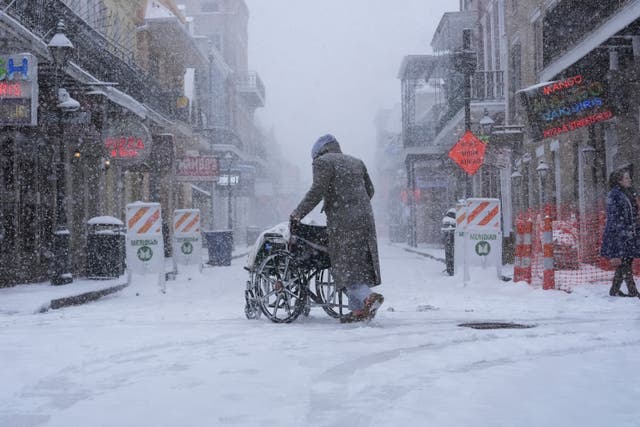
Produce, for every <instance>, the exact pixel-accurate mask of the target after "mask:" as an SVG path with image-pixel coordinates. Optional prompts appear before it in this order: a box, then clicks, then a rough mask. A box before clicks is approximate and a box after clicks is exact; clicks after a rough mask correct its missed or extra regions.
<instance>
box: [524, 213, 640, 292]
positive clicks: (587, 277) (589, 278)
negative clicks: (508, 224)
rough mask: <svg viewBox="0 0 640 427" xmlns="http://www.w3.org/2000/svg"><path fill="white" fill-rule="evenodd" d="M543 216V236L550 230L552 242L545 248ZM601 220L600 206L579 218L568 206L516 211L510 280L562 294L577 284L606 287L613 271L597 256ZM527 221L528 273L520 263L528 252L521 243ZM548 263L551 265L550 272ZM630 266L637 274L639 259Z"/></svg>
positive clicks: (638, 272) (606, 262)
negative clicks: (514, 262) (529, 241)
mask: <svg viewBox="0 0 640 427" xmlns="http://www.w3.org/2000/svg"><path fill="white" fill-rule="evenodd" d="M545 217H548V219H547V223H546V227H547V230H546V231H547V234H546V235H547V238H548V237H549V231H550V234H551V240H552V242H551V244H547V245H546V248H545V245H544V236H545ZM605 219H606V217H605V213H604V207H600V208H597V209H594V210H593V211H592V212H589V213H587V214H586V215H584V216H583V217H582V218H581V217H580V215H579V213H578V211H577V209H574V208H571V207H563V208H562V209H560V210H556V209H554V208H553V207H550V206H547V207H545V208H544V209H538V210H535V209H530V210H527V211H523V212H519V213H518V215H517V219H516V233H517V236H516V254H515V255H516V265H514V280H515V281H519V280H524V281H527V282H528V283H531V284H532V285H535V286H542V287H543V288H545V289H560V290H565V291H570V290H571V289H572V288H573V287H575V286H578V285H610V284H611V280H612V278H613V273H614V270H615V269H614V268H613V267H612V266H611V264H610V263H609V260H608V259H606V258H603V257H601V256H600V245H601V243H602V233H603V231H604V225H605ZM528 221H531V224H532V226H531V247H530V251H531V258H530V266H531V268H530V272H528V271H527V270H526V267H528V266H527V264H528V262H526V261H523V260H522V257H523V256H524V255H525V254H527V252H528V249H527V248H526V245H524V243H523V242H524V241H525V238H526V236H527V233H526V232H527V231H528V229H527V227H526V226H525V224H527V222H528ZM549 225H550V227H549ZM549 228H550V230H549ZM545 257H546V258H547V261H546V266H547V268H546V269H545ZM551 260H552V261H553V262H551ZM551 264H552V265H553V266H552V267H551V269H550V268H549V267H550V265H551ZM633 266H634V274H635V275H640V260H636V261H635V262H634V265H633ZM529 275H530V276H529ZM529 277H530V279H529ZM527 279H529V280H527ZM623 287H624V285H623Z"/></svg>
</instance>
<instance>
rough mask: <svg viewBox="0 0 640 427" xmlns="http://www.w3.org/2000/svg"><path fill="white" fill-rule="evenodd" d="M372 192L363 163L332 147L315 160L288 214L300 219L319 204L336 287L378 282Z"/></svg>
mask: <svg viewBox="0 0 640 427" xmlns="http://www.w3.org/2000/svg"><path fill="white" fill-rule="evenodd" d="M373 192H374V189H373V184H372V183H371V179H370V178H369V174H368V173H367V168H366V167H365V165H364V163H363V162H362V160H359V159H357V158H355V157H352V156H348V155H346V154H342V152H341V151H340V147H339V145H338V144H335V145H332V146H331V147H330V148H329V149H328V150H327V152H325V153H323V154H321V155H320V156H318V157H316V158H315V159H314V161H313V184H312V185H311V188H310V189H309V191H308V192H307V194H306V195H305V196H304V198H303V199H302V201H301V202H300V204H299V205H298V207H297V208H296V209H295V210H294V211H293V213H292V214H291V215H292V216H293V217H296V218H300V219H301V218H304V217H305V216H306V215H307V214H308V213H309V212H311V211H312V210H313V208H315V207H316V205H317V204H318V203H320V201H321V200H323V199H324V205H323V210H324V212H325V214H326V215H327V232H328V236H329V245H328V246H329V258H330V259H331V274H332V275H333V279H334V281H335V283H336V285H337V286H338V287H344V286H349V285H354V284H366V285H368V286H376V285H379V284H380V282H381V280H380V263H379V260H378V243H377V238H376V229H375V222H374V218H373V210H372V209H371V202H370V199H371V197H373Z"/></svg>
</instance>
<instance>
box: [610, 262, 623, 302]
mask: <svg viewBox="0 0 640 427" xmlns="http://www.w3.org/2000/svg"><path fill="white" fill-rule="evenodd" d="M622 280H623V278H622V268H621V266H618V268H617V269H616V272H615V274H614V275H613V281H612V283H611V289H609V295H610V296H612V297H626V296H627V294H625V293H624V292H622V291H621V290H620V286H622Z"/></svg>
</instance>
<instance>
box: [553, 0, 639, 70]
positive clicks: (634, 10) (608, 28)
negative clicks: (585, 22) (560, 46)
mask: <svg viewBox="0 0 640 427" xmlns="http://www.w3.org/2000/svg"><path fill="white" fill-rule="evenodd" d="M638 17H640V2H637V1H634V2H630V3H629V4H628V5H627V6H624V7H621V8H620V10H619V11H618V13H616V14H615V15H613V16H612V17H611V18H609V19H608V20H606V21H605V22H604V23H603V24H602V25H601V26H600V27H598V28H596V29H595V30H594V31H592V32H590V33H589V34H588V35H587V36H586V37H585V38H584V39H582V40H581V41H580V42H578V43H576V44H575V45H574V46H573V47H572V48H571V49H570V50H569V51H567V52H566V53H565V54H564V55H562V56H560V57H558V59H556V60H555V61H553V62H551V64H549V65H548V66H547V67H546V68H544V69H543V70H542V71H541V72H540V80H542V81H545V80H552V79H554V78H555V77H556V76H557V75H558V74H560V73H561V72H562V71H564V70H565V69H567V68H569V67H570V66H571V65H573V64H575V63H576V62H578V61H579V60H580V59H582V58H584V57H585V56H586V55H587V54H588V53H589V52H591V51H592V50H593V49H595V48H597V47H598V46H600V45H601V44H602V43H604V42H605V41H607V40H608V39H609V38H611V37H612V36H614V35H615V34H616V33H618V32H619V31H620V30H622V29H624V28H625V27H627V26H628V25H630V24H631V23H633V22H634V21H635V20H636V19H638Z"/></svg>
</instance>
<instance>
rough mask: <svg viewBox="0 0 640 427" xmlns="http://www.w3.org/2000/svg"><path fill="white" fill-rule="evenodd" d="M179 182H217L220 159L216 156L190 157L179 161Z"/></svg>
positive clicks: (177, 171) (177, 172)
mask: <svg viewBox="0 0 640 427" xmlns="http://www.w3.org/2000/svg"><path fill="white" fill-rule="evenodd" d="M176 179H177V180H178V181H217V180H218V159H217V158H216V157H215V156H188V157H182V158H179V159H178V162H177V167H176Z"/></svg>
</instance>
